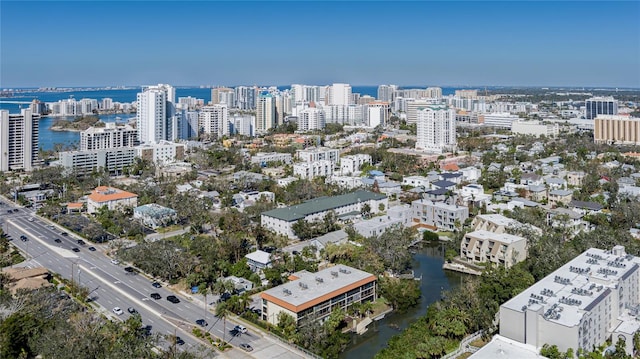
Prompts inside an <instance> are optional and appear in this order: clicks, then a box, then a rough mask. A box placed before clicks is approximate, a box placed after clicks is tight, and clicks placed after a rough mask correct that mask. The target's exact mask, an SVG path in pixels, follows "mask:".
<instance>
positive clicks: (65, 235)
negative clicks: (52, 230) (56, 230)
mask: <svg viewBox="0 0 640 359" xmlns="http://www.w3.org/2000/svg"><path fill="white" fill-rule="evenodd" d="M60 235H62V236H64V237H67V236H69V233H67V232H62V233H60Z"/></svg>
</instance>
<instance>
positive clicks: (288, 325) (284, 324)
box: [278, 312, 297, 340]
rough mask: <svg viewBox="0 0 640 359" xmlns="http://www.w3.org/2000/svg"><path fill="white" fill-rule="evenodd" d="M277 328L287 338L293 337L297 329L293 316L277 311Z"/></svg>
mask: <svg viewBox="0 0 640 359" xmlns="http://www.w3.org/2000/svg"><path fill="white" fill-rule="evenodd" d="M278 328H280V329H281V330H282V334H283V335H284V337H285V338H287V339H289V340H291V339H293V338H294V336H295V334H296V329H297V323H296V320H295V318H293V316H291V315H289V314H287V313H286V312H280V313H278Z"/></svg>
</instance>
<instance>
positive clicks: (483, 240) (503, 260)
mask: <svg viewBox="0 0 640 359" xmlns="http://www.w3.org/2000/svg"><path fill="white" fill-rule="evenodd" d="M460 258H462V259H463V260H466V261H467V262H472V263H486V262H490V263H494V264H497V265H499V266H504V267H507V268H510V267H511V266H512V265H514V264H516V263H518V262H522V261H523V260H525V259H526V258H527V240H526V238H523V237H519V236H514V235H511V234H506V233H493V232H489V231H484V230H481V231H475V232H470V233H467V234H465V236H464V238H463V240H462V242H461V243H460Z"/></svg>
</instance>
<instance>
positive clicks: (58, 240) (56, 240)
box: [53, 238, 62, 243]
mask: <svg viewBox="0 0 640 359" xmlns="http://www.w3.org/2000/svg"><path fill="white" fill-rule="evenodd" d="M53 241H54V242H56V243H62V239H60V238H56V239H54V240H53Z"/></svg>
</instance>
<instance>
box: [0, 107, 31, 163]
mask: <svg viewBox="0 0 640 359" xmlns="http://www.w3.org/2000/svg"><path fill="white" fill-rule="evenodd" d="M38 119H39V116H38V115H33V114H32V112H31V109H22V110H21V112H20V114H10V113H9V111H7V110H0V171H18V170H23V171H31V170H32V169H33V168H34V167H36V166H38V165H39V164H40V162H39V160H38V144H39V143H38V140H39V138H38Z"/></svg>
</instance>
